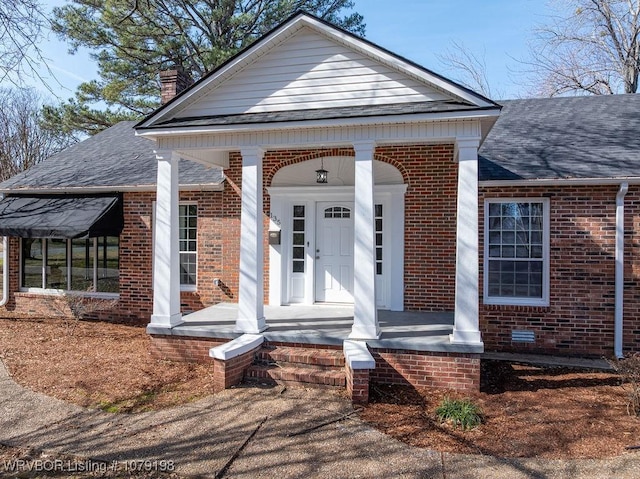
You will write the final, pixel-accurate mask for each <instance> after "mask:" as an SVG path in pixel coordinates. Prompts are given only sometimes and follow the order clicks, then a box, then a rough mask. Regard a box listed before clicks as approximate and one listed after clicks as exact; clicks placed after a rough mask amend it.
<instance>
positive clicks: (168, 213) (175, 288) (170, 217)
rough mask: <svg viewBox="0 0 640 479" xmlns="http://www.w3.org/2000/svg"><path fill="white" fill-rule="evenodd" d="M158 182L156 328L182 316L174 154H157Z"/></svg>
mask: <svg viewBox="0 0 640 479" xmlns="http://www.w3.org/2000/svg"><path fill="white" fill-rule="evenodd" d="M156 158H157V159H158V182H157V192H156V215H155V236H154V239H153V241H154V245H155V247H154V261H153V315H152V316H151V324H152V325H154V326H164V327H172V326H175V325H177V324H180V323H181V322H182V315H181V314H180V253H179V249H178V246H179V244H178V241H179V233H178V231H179V224H178V202H179V192H178V161H179V157H178V155H177V154H176V153H175V152H171V151H160V152H156Z"/></svg>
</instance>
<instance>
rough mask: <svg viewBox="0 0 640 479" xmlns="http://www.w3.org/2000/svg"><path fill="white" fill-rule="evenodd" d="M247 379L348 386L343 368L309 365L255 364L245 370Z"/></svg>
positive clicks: (307, 385) (309, 384)
mask: <svg viewBox="0 0 640 479" xmlns="http://www.w3.org/2000/svg"><path fill="white" fill-rule="evenodd" d="M245 380H246V381H249V382H260V383H267V384H274V383H275V384H285V385H290V386H301V387H321V388H322V387H330V388H344V387H346V384H347V382H346V376H345V372H344V370H343V369H314V368H309V367H293V366H279V365H276V364H253V365H252V366H250V367H249V369H247V370H246V371H245Z"/></svg>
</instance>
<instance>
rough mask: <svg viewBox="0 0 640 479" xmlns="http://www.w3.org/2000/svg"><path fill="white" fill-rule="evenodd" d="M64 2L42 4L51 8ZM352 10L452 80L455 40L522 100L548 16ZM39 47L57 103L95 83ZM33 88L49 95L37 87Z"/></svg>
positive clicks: (359, 0) (496, 84) (395, 7)
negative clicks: (540, 27) (449, 64)
mask: <svg viewBox="0 0 640 479" xmlns="http://www.w3.org/2000/svg"><path fill="white" fill-rule="evenodd" d="M64 3H65V2H64V1H63V0H48V1H46V4H47V5H48V6H50V7H51V6H53V5H62V4H64ZM355 10H356V11H358V12H360V13H361V14H362V15H363V16H364V19H365V23H366V25H367V29H366V38H367V39H368V40H370V41H372V42H374V43H376V44H378V45H380V46H382V47H384V48H386V49H388V50H391V51H393V52H395V53H397V54H399V55H401V56H403V57H405V58H407V59H409V60H412V61H414V62H416V63H418V64H421V65H423V66H425V67H427V68H429V69H431V70H433V71H435V72H437V73H440V74H442V75H445V76H448V77H451V78H455V76H456V73H455V72H451V71H448V70H447V68H446V67H444V66H443V64H442V63H441V62H440V60H439V59H438V57H437V55H438V54H443V53H444V52H445V51H446V50H447V48H448V47H450V45H451V43H452V42H454V41H455V42H458V43H461V44H463V45H464V46H465V47H467V48H469V49H470V50H471V51H472V52H473V53H474V54H475V55H476V56H478V57H480V58H484V61H485V63H486V67H487V76H488V78H489V82H490V86H491V90H492V92H493V96H494V97H495V98H496V99H499V98H514V97H518V96H526V88H525V87H524V86H523V85H522V84H521V83H522V75H521V74H518V73H517V72H520V71H522V70H523V69H524V67H523V66H522V65H521V64H519V63H518V61H517V60H523V59H526V58H527V55H528V46H527V45H528V42H529V41H530V40H531V38H532V35H533V29H534V28H535V26H536V25H537V24H542V23H545V19H546V16H547V15H548V14H549V13H550V10H549V8H548V7H547V2H546V1H545V0H395V1H393V0H355ZM42 48H43V51H44V54H45V56H46V57H47V58H48V59H49V62H48V64H49V68H50V69H51V70H52V72H53V73H54V74H55V76H56V78H57V80H58V82H59V83H60V85H57V84H56V83H55V82H51V85H52V86H53V90H54V93H55V94H56V95H57V96H58V97H59V98H61V99H66V98H69V97H72V96H73V92H74V91H75V89H76V87H77V85H78V84H79V83H80V82H82V81H87V80H90V79H92V78H95V76H96V68H95V65H94V64H93V63H92V62H91V60H90V59H89V56H88V55H87V53H86V52H79V53H77V54H76V55H73V56H71V55H69V54H68V53H67V50H68V47H67V46H66V45H65V44H64V43H62V42H60V41H58V40H57V39H56V38H55V36H54V35H50V36H49V38H48V39H46V41H44V42H43V43H42ZM514 72H515V73H514ZM43 75H45V76H46V72H45V73H43ZM34 86H36V87H37V88H39V89H41V90H42V91H43V93H44V94H45V95H49V96H50V95H51V93H49V92H47V91H46V90H45V89H44V88H43V87H42V86H41V85H38V84H37V82H34Z"/></svg>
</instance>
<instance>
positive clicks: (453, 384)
mask: <svg viewBox="0 0 640 479" xmlns="http://www.w3.org/2000/svg"><path fill="white" fill-rule="evenodd" d="M371 354H372V355H373V357H374V359H375V361H376V368H375V369H374V370H372V371H371V374H370V378H371V381H372V382H377V383H381V384H402V385H410V386H413V387H415V388H422V387H435V388H445V389H458V390H463V391H478V390H479V389H480V355H479V354H463V353H439V352H424V351H407V350H397V349H371Z"/></svg>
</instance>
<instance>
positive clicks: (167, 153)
mask: <svg viewBox="0 0 640 479" xmlns="http://www.w3.org/2000/svg"><path fill="white" fill-rule="evenodd" d="M153 152H154V153H155V154H156V160H165V161H168V160H172V159H174V158H178V159H179V158H180V155H179V154H178V152H177V151H176V150H165V149H158V150H153Z"/></svg>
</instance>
